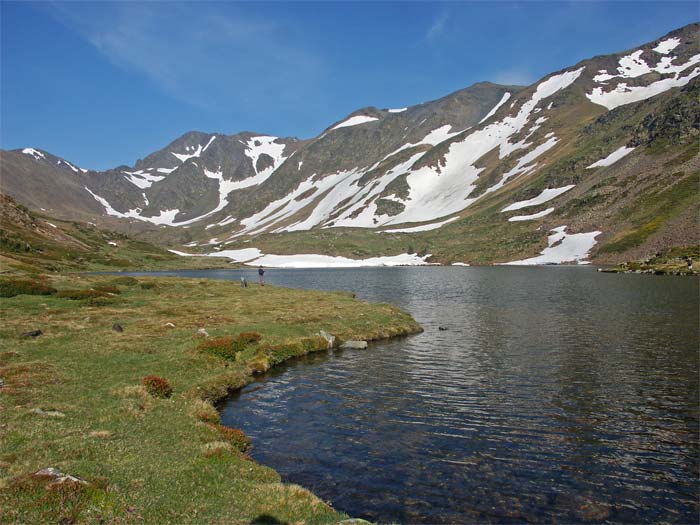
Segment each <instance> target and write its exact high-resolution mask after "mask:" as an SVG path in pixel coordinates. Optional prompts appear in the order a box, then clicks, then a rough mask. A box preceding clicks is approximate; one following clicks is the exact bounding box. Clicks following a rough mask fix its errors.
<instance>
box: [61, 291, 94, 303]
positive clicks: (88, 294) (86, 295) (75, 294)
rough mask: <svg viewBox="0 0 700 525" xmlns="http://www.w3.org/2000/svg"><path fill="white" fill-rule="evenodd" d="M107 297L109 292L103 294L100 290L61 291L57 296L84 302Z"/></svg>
mask: <svg viewBox="0 0 700 525" xmlns="http://www.w3.org/2000/svg"><path fill="white" fill-rule="evenodd" d="M106 295H107V292H101V291H99V290H61V291H60V292H58V293H57V294H56V297H61V298H63V299H72V300H74V301H82V300H85V299H92V298H94V297H105V296H106Z"/></svg>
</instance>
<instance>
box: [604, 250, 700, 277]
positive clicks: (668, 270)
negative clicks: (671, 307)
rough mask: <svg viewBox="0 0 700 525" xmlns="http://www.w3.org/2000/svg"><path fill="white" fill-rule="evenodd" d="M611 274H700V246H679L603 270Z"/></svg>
mask: <svg viewBox="0 0 700 525" xmlns="http://www.w3.org/2000/svg"><path fill="white" fill-rule="evenodd" d="M601 271H603V272H610V273H651V274H655V275H698V274H700V246H679V247H676V248H671V249H670V250H665V251H663V252H659V253H657V254H656V255H654V256H653V257H648V258H646V259H642V260H639V261H629V262H624V263H621V264H618V265H617V266H612V267H608V268H603V269H601Z"/></svg>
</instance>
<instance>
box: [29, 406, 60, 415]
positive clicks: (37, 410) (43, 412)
mask: <svg viewBox="0 0 700 525" xmlns="http://www.w3.org/2000/svg"><path fill="white" fill-rule="evenodd" d="M30 412H31V413H32V414H38V415H40V416H47V417H65V416H66V415H65V414H64V413H63V412H59V411H58V410H42V409H41V408H32V409H31V410H30Z"/></svg>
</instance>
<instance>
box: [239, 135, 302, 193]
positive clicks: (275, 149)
mask: <svg viewBox="0 0 700 525" xmlns="http://www.w3.org/2000/svg"><path fill="white" fill-rule="evenodd" d="M276 140H277V137H271V136H268V135H261V136H259V137H251V138H250V139H249V140H248V142H246V150H245V151H244V153H245V155H246V157H248V158H249V159H250V162H251V164H252V165H253V170H255V176H254V177H249V178H248V179H246V181H249V183H248V184H246V185H245V186H240V188H246V187H248V186H255V185H256V184H262V183H263V182H265V181H266V180H267V179H268V178H269V177H270V175H272V174H273V173H274V172H275V170H276V169H277V168H279V167H280V166H281V165H282V163H283V162H284V161H285V160H286V159H287V157H285V156H284V148H285V145H284V144H280V143H277V142H275V141H276ZM262 154H265V155H269V156H270V157H272V166H269V167H267V168H265V169H264V170H261V171H258V167H257V165H258V159H259V158H260V155H262ZM299 167H301V166H299Z"/></svg>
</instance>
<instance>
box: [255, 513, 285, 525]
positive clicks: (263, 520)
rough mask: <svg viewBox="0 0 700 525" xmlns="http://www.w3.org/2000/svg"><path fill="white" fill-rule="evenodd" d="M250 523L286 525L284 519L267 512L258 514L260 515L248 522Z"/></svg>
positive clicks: (257, 524) (256, 524)
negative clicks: (281, 519)
mask: <svg viewBox="0 0 700 525" xmlns="http://www.w3.org/2000/svg"><path fill="white" fill-rule="evenodd" d="M250 525H288V523H287V522H286V521H280V520H278V519H277V518H275V517H274V516H270V515H269V514H260V516H258V517H257V518H255V519H254V520H253V521H251V522H250Z"/></svg>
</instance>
